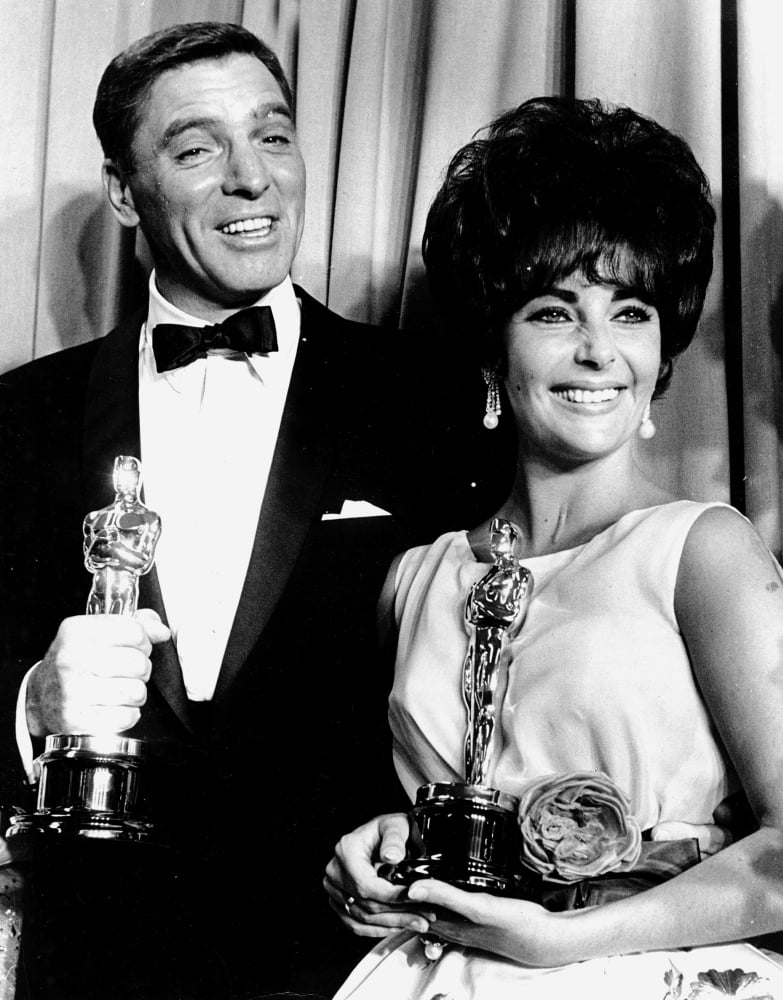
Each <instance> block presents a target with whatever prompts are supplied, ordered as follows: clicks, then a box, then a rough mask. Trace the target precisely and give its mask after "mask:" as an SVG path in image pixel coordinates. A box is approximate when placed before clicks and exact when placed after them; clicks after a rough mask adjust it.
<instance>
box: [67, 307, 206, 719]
mask: <svg viewBox="0 0 783 1000" xmlns="http://www.w3.org/2000/svg"><path fill="white" fill-rule="evenodd" d="M143 321H144V315H143V313H136V314H135V315H134V316H132V317H131V318H130V319H129V320H127V321H126V322H125V323H122V324H121V325H120V326H119V327H117V329H116V330H114V331H113V332H112V333H110V334H109V336H108V337H105V338H104V340H103V341H101V345H100V347H99V348H98V351H97V353H96V355H95V360H94V362H93V367H92V372H91V374H90V380H89V383H88V386H87V398H86V400H85V407H84V436H83V455H84V462H83V468H82V476H83V482H84V493H85V497H86V500H87V506H86V509H85V514H86V513H87V512H88V510H97V509H98V508H100V507H105V506H106V505H107V504H110V503H111V502H112V500H113V498H114V490H113V487H112V469H113V467H114V459H115V458H116V456H117V455H135V456H137V457H139V456H140V454H141V444H140V441H139V376H138V372H139V331H140V330H141V324H142V322H143ZM164 530H165V529H164ZM139 605H140V606H141V607H146V608H153V609H154V610H155V611H157V612H158V614H159V615H160V616H161V618H162V619H163V621H164V622H165V621H166V611H165V608H164V606H163V598H162V595H161V592H160V586H159V584H158V577H157V573H156V571H155V569H154V568H153V569H152V571H151V572H150V573H148V574H147V576H143V577H142V578H141V580H140V581H139ZM152 681H153V683H154V684H155V686H156V687H157V688H158V690H159V691H160V693H161V694H162V695H163V697H164V698H165V699H166V701H167V702H168V703H169V705H170V706H171V707H172V709H173V710H174V712H175V713H176V714H177V716H178V717H179V718H180V720H181V721H182V723H183V724H184V725H185V726H187V727H188V729H190V728H191V723H190V719H189V715H188V708H187V693H186V691H185V685H184V681H183V679H182V670H181V668H180V664H179V658H178V657H177V651H176V649H175V648H174V643H173V642H171V641H169V642H165V643H159V644H158V645H156V646H155V648H154V650H153V654H152Z"/></svg>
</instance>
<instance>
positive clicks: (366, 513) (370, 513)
mask: <svg viewBox="0 0 783 1000" xmlns="http://www.w3.org/2000/svg"><path fill="white" fill-rule="evenodd" d="M390 516H391V515H390V513H389V511H388V510H384V509H383V507H376V506H375V504H373V503H370V502H369V501H367V500H344V501H343V506H342V510H341V511H340V513H339V514H323V515H322V516H321V520H322V521H337V520H342V519H343V518H346V517H390Z"/></svg>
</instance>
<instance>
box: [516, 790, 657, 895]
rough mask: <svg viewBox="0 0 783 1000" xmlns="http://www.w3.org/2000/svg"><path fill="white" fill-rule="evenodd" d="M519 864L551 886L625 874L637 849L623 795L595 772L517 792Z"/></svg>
mask: <svg viewBox="0 0 783 1000" xmlns="http://www.w3.org/2000/svg"><path fill="white" fill-rule="evenodd" d="M519 825H520V829H521V831H522V862H523V863H524V864H525V865H526V866H527V867H528V868H532V869H533V871H535V872H538V873H539V875H543V876H545V877H546V878H548V879H550V880H552V881H554V882H578V881H580V880H581V879H585V878H595V877H596V876H597V875H604V874H606V873H607V872H626V871H628V870H629V869H630V868H633V866H634V865H635V864H636V862H637V861H638V860H639V855H640V853H641V850H642V834H641V831H640V829H639V824H638V823H637V822H636V820H635V819H634V817H633V816H632V815H631V814H630V802H629V801H628V798H627V797H626V795H625V794H624V793H623V792H622V791H621V790H620V789H619V788H618V787H617V785H615V784H614V782H613V781H612V780H611V778H609V777H608V776H607V775H606V774H603V772H601V771H572V772H570V773H569V774H564V775H547V776H546V777H544V778H539V779H538V780H537V781H533V782H531V783H530V784H529V785H527V786H526V787H525V788H524V789H523V790H522V793H521V796H520V804H519Z"/></svg>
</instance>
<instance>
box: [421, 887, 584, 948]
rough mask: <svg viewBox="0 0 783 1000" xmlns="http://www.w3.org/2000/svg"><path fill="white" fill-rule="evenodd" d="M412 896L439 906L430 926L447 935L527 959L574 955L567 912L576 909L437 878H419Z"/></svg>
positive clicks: (433, 931)
mask: <svg viewBox="0 0 783 1000" xmlns="http://www.w3.org/2000/svg"><path fill="white" fill-rule="evenodd" d="M408 898H409V899H410V900H411V901H412V902H415V903H418V904H419V905H422V906H427V907H434V908H435V912H434V917H435V919H433V920H430V927H429V932H430V933H431V934H436V935H437V936H438V937H439V938H442V939H443V940H444V941H450V942H452V943H453V944H459V945H463V946H465V947H467V948H482V949H483V950H484V951H490V952H493V953H494V954H495V955H502V956H503V957H505V958H510V959H513V960H514V961H515V962H520V963H522V964H523V965H533V966H556V965H564V964H566V963H568V962H571V961H573V960H574V958H575V950H574V946H573V945H574V944H575V942H571V943H570V944H569V941H570V938H571V937H572V936H571V935H569V933H568V931H569V923H572V921H570V920H569V919H568V918H569V917H570V916H574V915H578V913H576V912H575V913H574V914H562V913H550V912H549V911H548V910H545V909H544V907H543V906H539V904H538V903H531V902H528V901H527V900H522V899H504V898H501V897H499V896H490V895H489V894H488V893H485V892H465V891H463V890H462V889H456V888H455V887H454V886H452V885H448V884H447V883H446V882H438V881H435V880H434V879H427V880H422V881H421V882H415V883H414V884H413V885H412V886H411V887H410V888H409V890H408ZM581 912H583V911H581Z"/></svg>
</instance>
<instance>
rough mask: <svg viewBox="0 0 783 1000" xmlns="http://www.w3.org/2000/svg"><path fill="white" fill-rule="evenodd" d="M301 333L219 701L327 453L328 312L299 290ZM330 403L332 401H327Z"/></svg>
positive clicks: (265, 608)
mask: <svg viewBox="0 0 783 1000" xmlns="http://www.w3.org/2000/svg"><path fill="white" fill-rule="evenodd" d="M297 292H298V294H300V295H301V301H302V328H301V331H302V332H301V337H300V340H299V348H298V350H297V355H296V361H295V363H294V368H293V372H292V374H291V384H290V387H289V389H288V396H287V398H286V403H285V409H284V410H283V418H282V421H281V424H280V432H279V434H278V438H277V447H276V449H275V453H274V458H273V460H272V467H271V469H270V473H269V482H268V485H267V489H266V493H265V495H264V500H263V503H262V506H261V513H260V516H259V520H258V528H257V530H256V536H255V541H254V544H253V552H252V555H251V558H250V564H249V566H248V571H247V576H246V577H245V584H244V588H243V590H242V596H241V598H240V600H239V606H238V608H237V613H236V616H235V618H234V624H233V627H232V629H231V634H230V636H229V640H228V644H227V646H226V653H225V656H224V658H223V665H222V668H221V671H220V676H219V678H218V683H217V688H216V690H215V699H216V700H217V699H219V698H221V696H222V695H224V694H225V692H226V690H227V689H228V687H229V686H230V685H231V683H232V681H233V680H234V678H235V677H236V675H237V673H238V672H239V670H240V669H241V668H242V666H243V665H244V663H245V661H246V660H247V658H248V656H249V654H250V652H251V650H252V649H253V646H254V645H255V644H256V642H257V641H258V639H259V636H260V635H261V633H262V631H263V630H264V627H265V626H266V624H267V622H268V621H269V619H270V617H271V615H272V612H273V611H274V609H275V606H276V605H277V602H278V601H279V599H280V595H281V594H282V593H283V590H284V589H285V586H286V584H287V582H288V579H289V577H290V575H291V572H292V570H293V567H294V564H295V562H296V559H297V557H298V555H299V552H300V551H301V548H302V545H303V544H304V540H305V537H306V535H307V532H308V530H309V529H310V527H311V525H312V523H313V519H314V518H315V517H316V516H317V515H318V514H319V513H320V512H319V511H318V505H319V502H320V500H321V495H322V487H323V483H324V479H325V476H326V473H327V471H328V469H329V467H330V463H331V458H332V455H333V453H334V447H335V441H334V434H333V433H332V427H331V421H330V414H332V413H334V406H333V405H330V397H331V396H332V394H333V393H334V392H336V391H338V390H337V389H336V388H335V383H334V380H333V379H332V377H331V375H330V373H329V369H330V360H333V358H332V355H331V352H330V341H331V340H332V338H331V337H330V330H329V326H330V325H331V324H332V317H331V314H330V313H329V312H328V311H327V310H326V309H324V307H323V306H321V305H320V304H319V303H317V302H315V301H314V300H313V299H310V298H309V296H307V295H305V294H303V293H301V292H300V291H299V290H297ZM332 398H333V397H332Z"/></svg>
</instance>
